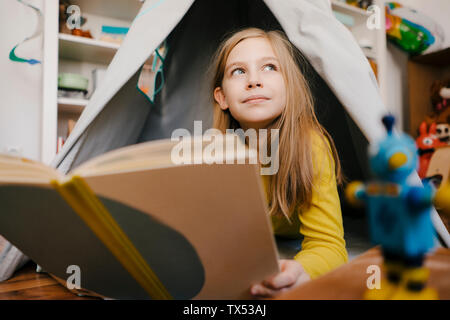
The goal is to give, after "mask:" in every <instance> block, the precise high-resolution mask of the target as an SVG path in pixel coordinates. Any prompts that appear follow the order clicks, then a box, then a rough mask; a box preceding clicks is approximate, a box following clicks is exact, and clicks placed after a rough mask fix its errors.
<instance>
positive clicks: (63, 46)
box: [58, 33, 120, 64]
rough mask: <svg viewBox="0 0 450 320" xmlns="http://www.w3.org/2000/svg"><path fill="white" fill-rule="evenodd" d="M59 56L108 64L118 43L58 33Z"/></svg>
mask: <svg viewBox="0 0 450 320" xmlns="http://www.w3.org/2000/svg"><path fill="white" fill-rule="evenodd" d="M58 39H59V56H60V57H62V58H64V59H70V60H77V61H88V62H93V63H100V64H109V63H110V62H111V60H112V59H113V57H114V55H115V54H116V52H117V50H118V49H119V48H120V45H119V44H116V43H110V42H106V41H100V40H95V39H89V38H84V37H79V36H73V35H70V34H64V33H60V34H58Z"/></svg>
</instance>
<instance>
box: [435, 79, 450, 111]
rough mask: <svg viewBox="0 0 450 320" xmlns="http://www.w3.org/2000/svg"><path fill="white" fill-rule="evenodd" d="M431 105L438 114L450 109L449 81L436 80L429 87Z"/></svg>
mask: <svg viewBox="0 0 450 320" xmlns="http://www.w3.org/2000/svg"><path fill="white" fill-rule="evenodd" d="M431 103H432V104H433V108H434V111H435V112H436V113H438V114H440V113H442V112H443V111H444V110H446V109H447V108H449V107H450V79H447V80H436V81H434V82H433V84H432V85H431Z"/></svg>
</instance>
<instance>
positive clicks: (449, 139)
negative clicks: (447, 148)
mask: <svg viewBox="0 0 450 320" xmlns="http://www.w3.org/2000/svg"><path fill="white" fill-rule="evenodd" d="M436 137H437V138H438V139H439V141H441V142H442V143H446V144H448V145H450V125H449V124H448V123H439V124H438V125H436Z"/></svg>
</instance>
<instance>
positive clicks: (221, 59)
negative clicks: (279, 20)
mask: <svg viewBox="0 0 450 320" xmlns="http://www.w3.org/2000/svg"><path fill="white" fill-rule="evenodd" d="M248 38H264V39H267V40H268V41H269V42H270V44H271V45H272V48H273V50H274V52H275V54H276V56H277V58H278V60H279V62H280V71H281V73H282V75H283V77H284V81H285V83H286V88H287V92H286V106H285V108H284V110H283V111H282V113H281V115H280V116H279V117H278V118H277V119H276V120H275V121H274V122H273V123H272V124H271V125H270V128H272V129H274V128H275V129H279V130H280V131H279V169H278V172H277V173H276V174H275V175H272V176H269V188H268V189H269V190H268V193H269V194H268V197H269V213H270V215H276V214H280V213H282V214H283V215H284V216H285V217H286V218H287V219H288V220H289V221H290V218H291V215H292V212H293V211H294V210H293V209H294V208H295V206H297V205H299V206H300V207H301V208H304V207H308V206H309V205H310V204H311V198H312V189H313V176H314V174H313V159H312V152H311V151H312V146H311V138H312V134H313V133H314V132H316V133H319V136H320V137H321V138H322V139H324V137H326V138H327V139H328V141H329V144H330V146H331V154H330V156H331V155H332V157H333V158H334V162H335V174H336V177H337V181H338V183H341V167H340V162H339V157H338V155H337V151H336V148H335V146H334V143H333V140H332V139H331V137H330V135H329V134H328V133H327V132H326V130H325V129H324V128H323V127H322V126H321V125H320V123H319V122H318V120H317V118H316V116H315V114H314V105H313V99H312V96H311V91H310V89H309V87H308V84H307V82H306V80H305V78H304V76H303V74H302V73H301V71H300V69H299V66H298V63H300V62H301V61H300V60H299V59H301V56H300V55H299V54H298V53H297V52H296V51H295V48H294V47H293V45H292V44H291V43H290V42H289V40H288V39H287V37H286V36H285V35H284V34H283V33H282V32H279V31H268V32H266V31H263V30H261V29H257V28H247V29H243V30H241V31H238V32H236V33H234V34H232V35H231V36H229V37H228V38H227V39H225V40H224V41H223V42H222V44H221V45H220V46H219V48H218V49H217V51H216V54H215V56H214V61H213V64H212V68H213V69H212V70H211V72H212V73H213V88H212V90H211V92H212V101H213V104H214V121H213V127H214V128H216V129H218V130H220V131H221V132H222V133H225V132H226V129H238V128H240V125H239V123H238V122H237V121H236V120H235V119H234V118H233V116H232V115H231V113H230V111H229V109H227V110H222V109H221V108H220V106H219V104H218V103H217V102H216V101H215V100H214V93H213V91H214V89H215V88H217V87H222V81H223V78H224V72H225V67H226V63H227V59H228V56H229V54H230V52H231V51H232V50H233V48H234V47H235V46H236V45H237V44H238V43H240V42H241V41H243V40H245V39H248ZM296 59H297V60H296ZM268 131H270V130H268ZM269 141H270V139H269ZM324 142H325V140H324ZM325 145H327V144H326V143H325Z"/></svg>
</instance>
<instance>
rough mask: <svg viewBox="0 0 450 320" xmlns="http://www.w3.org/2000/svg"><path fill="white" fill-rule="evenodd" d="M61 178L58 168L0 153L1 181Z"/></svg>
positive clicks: (34, 181) (40, 181) (43, 181)
mask: <svg viewBox="0 0 450 320" xmlns="http://www.w3.org/2000/svg"><path fill="white" fill-rule="evenodd" d="M61 178H62V175H61V174H60V173H59V172H58V171H57V170H55V169H53V168H51V167H49V166H46V165H45V164H43V163H40V162H38V161H34V160H30V159H26V158H23V157H16V156H12V155H7V154H0V183H21V184H23V183H32V184H34V183H48V182H50V180H52V179H57V180H59V179H61Z"/></svg>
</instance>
